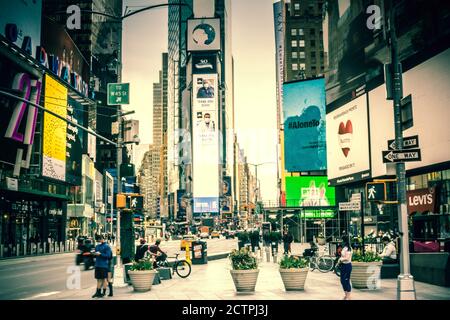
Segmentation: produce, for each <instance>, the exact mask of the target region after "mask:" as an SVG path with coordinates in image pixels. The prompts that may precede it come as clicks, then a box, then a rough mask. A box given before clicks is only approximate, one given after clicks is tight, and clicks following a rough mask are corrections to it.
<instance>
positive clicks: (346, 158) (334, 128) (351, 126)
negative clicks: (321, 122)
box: [326, 95, 370, 185]
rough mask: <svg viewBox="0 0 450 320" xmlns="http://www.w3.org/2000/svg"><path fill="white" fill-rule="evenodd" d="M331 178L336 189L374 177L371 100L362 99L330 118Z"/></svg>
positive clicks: (328, 128) (329, 166)
mask: <svg viewBox="0 0 450 320" xmlns="http://www.w3.org/2000/svg"><path fill="white" fill-rule="evenodd" d="M326 119H327V160H328V178H329V180H330V183H331V184H332V185H339V184H343V183H348V182H353V181H359V180H362V179H366V178H369V177H370V161H369V135H368V121H367V100H366V95H362V96H360V97H358V98H356V99H354V100H352V101H350V102H349V103H347V104H345V105H344V106H342V107H340V108H338V109H336V110H334V111H333V112H330V113H329V114H327V118H326Z"/></svg>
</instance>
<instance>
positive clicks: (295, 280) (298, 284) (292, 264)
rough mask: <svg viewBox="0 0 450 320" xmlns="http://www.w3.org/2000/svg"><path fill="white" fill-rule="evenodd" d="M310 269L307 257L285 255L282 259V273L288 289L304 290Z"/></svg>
mask: <svg viewBox="0 0 450 320" xmlns="http://www.w3.org/2000/svg"><path fill="white" fill-rule="evenodd" d="M308 270H309V268H308V261H307V260H306V259H305V258H303V257H296V256H292V255H291V256H288V255H285V256H284V257H283V258H282V259H281V261H280V275H281V279H282V280H283V284H284V288H285V289H286V291H292V290H304V289H305V281H306V277H307V275H308Z"/></svg>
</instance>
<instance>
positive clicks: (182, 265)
mask: <svg viewBox="0 0 450 320" xmlns="http://www.w3.org/2000/svg"><path fill="white" fill-rule="evenodd" d="M173 268H174V269H175V272H176V273H177V275H178V276H179V277H180V278H187V277H189V275H190V274H191V264H190V263H189V262H187V261H185V260H181V261H178V262H177V263H176V264H175V265H174V266H173Z"/></svg>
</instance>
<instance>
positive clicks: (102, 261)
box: [92, 235, 112, 298]
mask: <svg viewBox="0 0 450 320" xmlns="http://www.w3.org/2000/svg"><path fill="white" fill-rule="evenodd" d="M97 239H98V241H99V242H100V243H99V244H98V245H97V246H96V247H95V253H94V255H95V279H97V291H96V292H95V294H94V295H93V296H92V298H101V297H103V296H104V294H102V292H101V289H102V287H103V289H104V290H105V291H106V287H107V286H108V271H109V260H111V259H112V251H111V248H110V246H109V245H108V244H107V243H106V242H105V239H104V238H103V236H102V235H99V236H98V238H97Z"/></svg>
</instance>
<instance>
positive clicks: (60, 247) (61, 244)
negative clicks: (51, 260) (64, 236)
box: [58, 241, 64, 253]
mask: <svg viewBox="0 0 450 320" xmlns="http://www.w3.org/2000/svg"><path fill="white" fill-rule="evenodd" d="M61 249H62V250H61ZM58 251H59V253H61V252H64V249H63V243H62V241H60V242H59V250H58Z"/></svg>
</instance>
